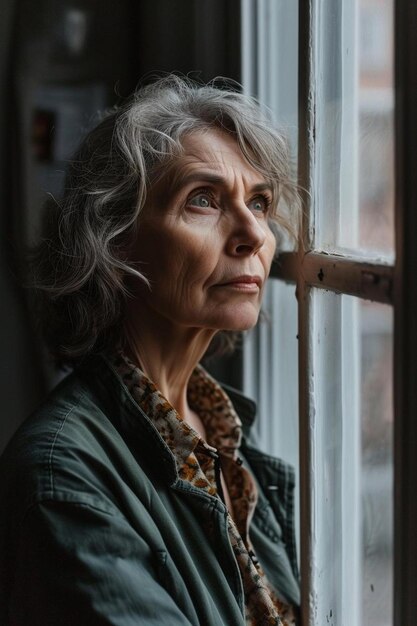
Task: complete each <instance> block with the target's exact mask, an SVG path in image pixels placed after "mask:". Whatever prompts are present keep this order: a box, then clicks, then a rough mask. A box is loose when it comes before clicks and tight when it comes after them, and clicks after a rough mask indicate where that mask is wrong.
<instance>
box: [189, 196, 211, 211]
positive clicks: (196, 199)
mask: <svg viewBox="0 0 417 626" xmlns="http://www.w3.org/2000/svg"><path fill="white" fill-rule="evenodd" d="M188 204H190V205H192V206H197V207H199V208H200V209H207V208H208V207H210V206H211V205H212V200H211V198H210V196H209V195H208V194H207V193H198V194H196V195H195V196H193V197H192V198H190V199H189V200H188Z"/></svg>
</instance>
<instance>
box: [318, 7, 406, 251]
mask: <svg viewBox="0 0 417 626" xmlns="http://www.w3.org/2000/svg"><path fill="white" fill-rule="evenodd" d="M316 24H317V30H316V42H317V43H316V56H317V58H316V80H315V89H316V101H317V107H316V110H317V119H316V164H317V170H316V184H315V207H316V218H315V221H316V241H315V246H316V248H318V249H324V250H330V251H331V250H337V249H340V248H342V249H353V250H355V251H356V252H357V253H358V252H359V253H360V254H364V255H373V256H375V254H377V255H378V256H382V257H387V258H390V257H392V255H393V252H394V224H393V215H394V209H393V207H394V201H393V193H394V159H393V153H394V144H393V103H394V97H393V44H392V31H393V0H324V1H323V2H321V3H318V5H317V22H316Z"/></svg>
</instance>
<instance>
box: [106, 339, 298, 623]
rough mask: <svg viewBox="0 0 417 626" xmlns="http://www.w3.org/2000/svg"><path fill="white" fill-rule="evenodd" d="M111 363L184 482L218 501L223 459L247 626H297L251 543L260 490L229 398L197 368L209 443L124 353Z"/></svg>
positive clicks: (196, 388)
mask: <svg viewBox="0 0 417 626" xmlns="http://www.w3.org/2000/svg"><path fill="white" fill-rule="evenodd" d="M111 361H112V364H113V366H114V367H115V369H116V370H117V372H118V373H119V375H120V377H121V378H122V380H123V382H124V383H125V385H126V387H127V388H128V390H129V392H130V393H131V395H132V397H133V398H134V400H135V401H136V402H137V403H138V405H139V406H140V407H141V409H142V410H143V411H144V412H145V413H146V415H148V417H150V418H151V419H152V421H153V423H154V425H155V427H156V428H157V430H158V431H159V434H160V435H161V437H162V438H163V439H164V441H165V443H166V445H167V446H168V447H169V448H170V450H171V452H172V454H173V455H174V457H175V460H176V464H177V468H178V472H179V476H180V478H182V479H183V480H186V481H188V482H190V483H191V484H192V485H193V486H194V487H197V488H198V489H202V490H204V491H206V492H207V493H209V494H210V495H213V496H218V497H219V493H218V485H217V482H216V475H215V461H214V456H216V455H217V454H218V455H219V457H220V461H221V467H222V471H223V475H224V479H225V481H226V485H227V488H228V491H229V495H230V499H231V501H232V509H233V518H232V516H231V515H230V514H229V515H228V532H229V538H230V542H231V545H232V548H233V551H234V554H235V557H236V560H237V563H238V566H239V570H240V573H241V577H242V582H243V588H244V592H245V604H246V624H247V626H261V625H262V626H264V625H265V626H266V625H269V624H271V625H272V624H273V625H276V626H278V625H282V626H293V625H295V624H296V619H295V615H294V610H293V607H292V606H289V605H287V604H284V603H283V602H281V601H280V600H279V599H278V598H277V596H276V594H275V593H274V591H273V590H272V588H271V586H270V585H269V583H268V581H267V579H266V576H265V573H264V572H263V570H262V568H261V566H260V564H259V562H258V560H257V559H256V555H255V552H254V549H253V546H252V544H251V541H250V538H249V526H250V521H251V518H252V515H253V512H254V510H255V506H256V502H257V489H256V485H255V482H254V480H253V478H252V476H251V474H250V473H249V471H248V470H247V469H246V468H245V467H244V466H243V464H242V461H241V459H239V456H238V449H239V445H240V441H241V436H242V423H241V421H240V419H239V417H238V415H237V414H236V412H235V410H234V408H233V405H232V403H231V401H230V399H229V397H228V396H227V394H226V393H225V392H224V391H223V389H222V388H221V387H220V386H219V385H218V383H217V382H216V381H215V380H214V379H213V378H212V377H211V376H210V375H209V374H208V373H207V372H206V371H205V370H204V368H203V367H202V366H200V365H198V366H197V367H196V368H195V370H194V372H193V374H192V376H191V378H190V382H189V386H188V401H189V404H190V407H191V409H192V410H193V411H195V412H196V413H197V414H198V415H199V417H200V419H201V421H202V422H203V424H204V427H205V430H206V436H207V442H206V441H204V439H203V438H202V437H200V435H198V434H197V433H196V431H195V430H194V429H193V428H191V426H189V425H188V424H187V423H186V422H185V421H184V420H182V419H181V417H180V416H179V415H178V413H177V411H176V410H175V409H174V408H173V407H172V406H171V404H170V403H169V402H168V400H167V399H166V398H165V397H164V396H163V395H162V393H161V392H160V391H159V389H158V388H157V386H156V385H155V384H154V383H153V382H152V381H151V380H149V379H148V378H147V377H146V376H145V374H144V373H143V372H142V371H141V370H140V369H139V367H137V366H136V365H135V364H134V363H132V362H131V361H130V360H129V359H128V358H127V357H126V356H125V355H124V354H123V352H121V351H120V352H117V353H116V354H114V355H113V356H112V357H111ZM213 453H214V454H213ZM207 532H210V529H209V528H207Z"/></svg>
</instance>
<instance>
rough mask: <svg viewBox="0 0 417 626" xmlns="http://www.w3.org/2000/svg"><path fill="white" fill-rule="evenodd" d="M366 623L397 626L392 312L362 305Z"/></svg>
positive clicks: (370, 303) (363, 587)
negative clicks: (394, 606)
mask: <svg viewBox="0 0 417 626" xmlns="http://www.w3.org/2000/svg"><path fill="white" fill-rule="evenodd" d="M360 317H361V346H362V348H361V361H362V363H361V368H362V375H361V403H362V411H361V412H362V420H361V474H362V485H361V491H362V504H363V508H362V541H363V548H362V571H363V584H362V606H363V622H362V623H363V624H367V625H368V624H369V626H391V624H392V613H393V598H392V592H393V553H392V550H393V384H392V370H393V367H392V364H393V361H392V359H393V355H392V323H393V322H392V310H391V309H390V308H389V307H386V306H383V305H380V304H375V303H372V302H363V303H362V305H361V316H360Z"/></svg>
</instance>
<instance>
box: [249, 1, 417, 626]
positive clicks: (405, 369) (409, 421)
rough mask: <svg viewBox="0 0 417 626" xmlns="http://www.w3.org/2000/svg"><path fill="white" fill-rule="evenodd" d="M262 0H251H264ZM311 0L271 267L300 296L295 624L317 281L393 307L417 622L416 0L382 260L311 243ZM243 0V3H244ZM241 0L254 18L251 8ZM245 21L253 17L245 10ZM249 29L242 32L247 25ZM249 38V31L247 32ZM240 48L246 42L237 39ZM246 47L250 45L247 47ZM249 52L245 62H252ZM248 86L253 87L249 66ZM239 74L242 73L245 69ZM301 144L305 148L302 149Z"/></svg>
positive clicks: (397, 501) (398, 477) (397, 43)
mask: <svg viewBox="0 0 417 626" xmlns="http://www.w3.org/2000/svg"><path fill="white" fill-rule="evenodd" d="M262 4H263V3H262V0H261V1H260V3H259V6H262ZM317 4H318V0H306V2H300V3H299V22H298V32H299V48H298V55H299V57H298V67H299V81H298V98H299V125H298V145H299V151H298V153H299V157H298V180H299V184H300V189H301V195H302V203H303V217H302V224H301V236H300V243H299V248H298V251H297V252H288V253H283V254H281V255H280V257H279V262H278V263H276V264H274V266H273V269H272V272H271V277H272V278H275V279H278V280H283V281H286V282H290V283H294V284H296V290H297V298H298V338H299V342H298V346H299V353H298V360H299V421H300V424H299V433H300V500H301V505H300V508H301V529H302V531H301V542H300V543H301V545H300V548H301V550H300V551H301V555H300V557H301V558H300V565H301V579H302V605H301V614H302V624H303V626H316V625H315V622H314V619H315V618H314V598H312V594H311V589H312V576H313V572H312V567H313V557H314V545H313V542H314V535H313V532H312V519H313V517H312V516H313V501H312V493H313V491H312V481H313V479H314V475H313V471H312V470H313V452H314V449H313V448H314V442H312V441H311V432H312V431H311V423H312V416H313V415H314V409H315V407H314V394H313V393H312V388H311V379H312V373H313V327H312V297H311V291H312V289H313V288H315V289H324V290H328V291H333V292H336V293H340V294H346V295H351V296H356V297H358V298H361V299H369V300H372V301H375V302H379V303H383V304H388V305H391V306H392V307H393V311H394V337H393V341H394V372H393V377H394V553H393V554H394V616H393V619H394V622H393V623H394V625H395V626H403V624H412V623H417V594H416V593H415V584H416V581H417V535H416V532H415V528H416V527H417V499H416V497H415V488H414V485H415V484H416V482H417V454H416V444H417V420H416V419H415V416H416V415H417V393H416V392H415V381H416V379H417V321H416V316H415V314H414V313H415V311H417V281H416V280H415V278H414V270H415V269H417V246H415V244H414V241H413V233H417V186H416V184H415V182H414V176H413V169H414V168H413V165H414V160H415V158H416V157H415V155H416V154H417V120H416V116H415V111H417V81H415V76H414V73H415V72H414V68H415V66H416V62H417V40H416V39H415V32H416V29H417V4H416V3H414V2H413V0H396V1H395V2H394V57H395V58H394V68H395V71H394V92H395V108H394V128H395V245H396V257H395V261H394V262H392V263H390V262H389V261H387V260H381V259H379V258H378V257H377V255H376V254H375V255H374V256H373V257H365V256H361V255H360V253H358V254H355V252H352V251H349V252H347V253H344V252H343V251H339V250H338V251H337V252H336V253H331V254H329V253H327V252H324V251H322V250H318V249H315V248H314V245H313V231H314V223H313V208H314V207H313V200H312V199H313V198H314V193H313V191H314V168H315V162H314V158H315V157H314V155H315V136H316V111H315V71H316V68H315V60H314V54H315V43H316V42H315V30H314V28H315V21H314V20H315V12H316V10H317ZM245 5H247V6H246V7H245ZM257 6H258V3H256V4H255V5H254V4H252V3H250V2H249V0H242V7H243V10H245V8H246V10H250V11H251V12H252V16H253V19H254V23H255V24H256V19H255V18H256V17H257V14H256V8H255V7H257ZM251 21H252V20H251ZM246 35H248V33H246ZM249 38H250V35H249ZM244 50H245V49H244ZM246 55H249V51H248V50H247V51H246ZM255 63H256V61H255V62H254V59H253V58H252V59H249V58H248V59H247V60H246V66H247V67H252V68H255ZM248 74H249V77H250V78H251V81H250V82H249V84H248V85H245V86H248V88H249V90H250V91H252V92H255V93H256V91H257V89H256V87H257V84H256V77H255V78H254V77H253V73H252V72H250V71H249V73H248ZM243 79H244V83H245V73H244V72H243ZM306 147H307V149H306Z"/></svg>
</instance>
